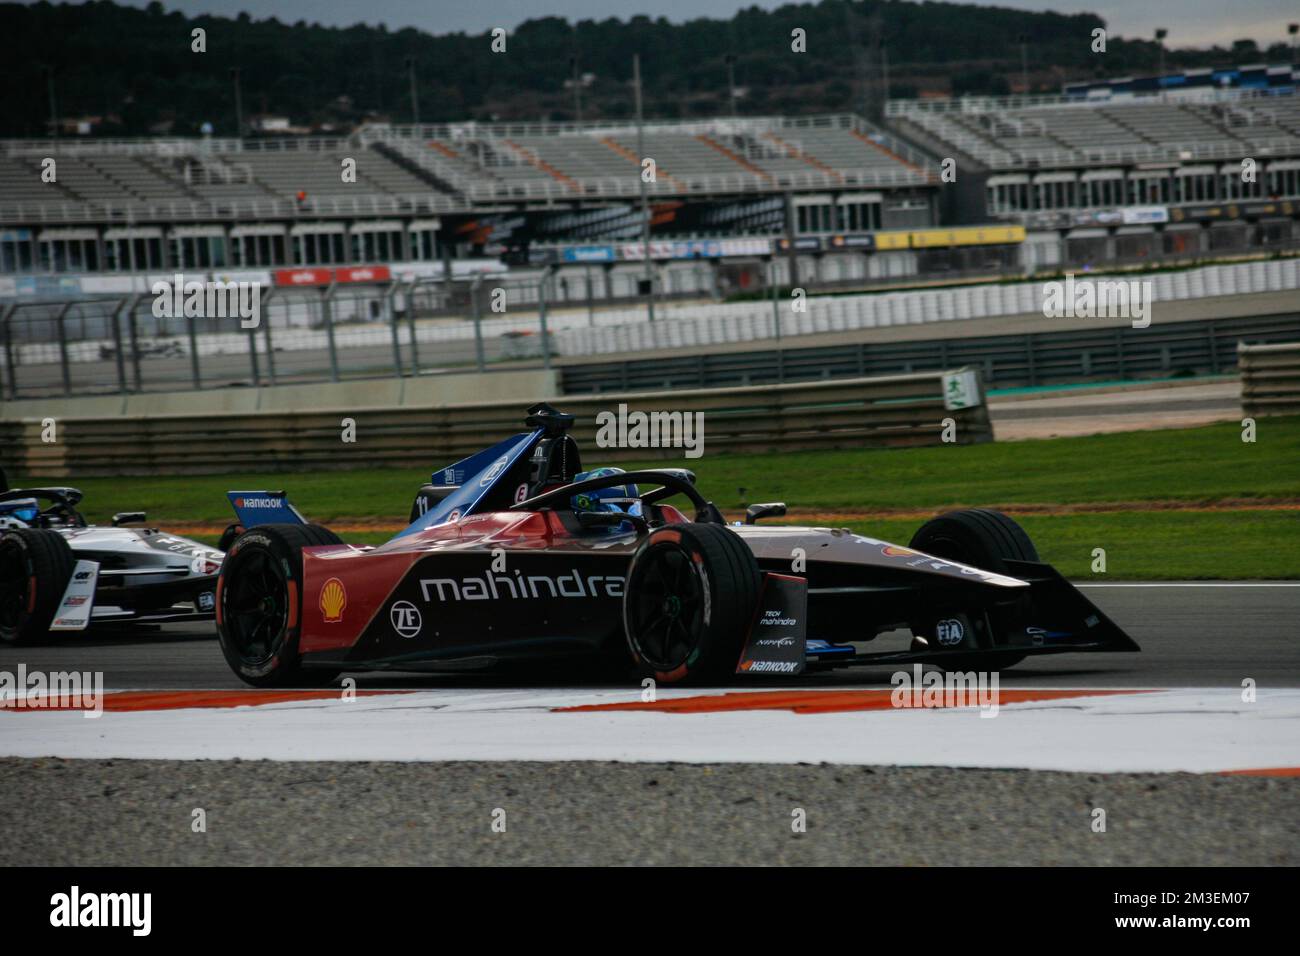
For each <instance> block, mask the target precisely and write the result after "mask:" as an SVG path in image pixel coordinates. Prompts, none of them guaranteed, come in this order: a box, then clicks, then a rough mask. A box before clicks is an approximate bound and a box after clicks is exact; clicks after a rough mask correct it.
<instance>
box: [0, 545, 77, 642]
mask: <svg viewBox="0 0 1300 956" xmlns="http://www.w3.org/2000/svg"><path fill="white" fill-rule="evenodd" d="M76 565H77V561H76V559H75V558H74V557H73V556H72V549H71V548H69V547H68V542H67V541H65V540H63V536H62V535H61V534H59V533H58V532H57V531H51V530H49V529H48V528H18V529H15V530H13V531H8V532H5V534H4V536H3V537H0V641H3V642H4V643H6V644H30V643H32V642H34V641H37V640H40V639H41V638H43V637H45V636H46V635H47V634H49V628H50V623H51V622H52V621H53V620H54V615H55V614H56V613H57V612H58V609H59V601H60V600H62V598H63V592H64V591H65V590H66V589H67V587H68V581H69V580H70V579H71V578H72V570H73V568H75V567H76Z"/></svg>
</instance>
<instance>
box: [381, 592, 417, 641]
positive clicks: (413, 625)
mask: <svg viewBox="0 0 1300 956" xmlns="http://www.w3.org/2000/svg"><path fill="white" fill-rule="evenodd" d="M388 620H389V621H391V622H392V625H393V630H394V631H395V632H396V633H397V636H398V637H405V638H407V639H408V640H409V639H410V638H412V637H415V635H417V634H419V633H420V628H421V627H422V626H423V624H424V621H423V620H422V619H421V618H420V609H419V608H417V607H416V606H415V605H414V604H412V603H411V602H410V601H398V602H397V603H396V604H394V605H393V606H392V608H391V609H390V610H389V612H388Z"/></svg>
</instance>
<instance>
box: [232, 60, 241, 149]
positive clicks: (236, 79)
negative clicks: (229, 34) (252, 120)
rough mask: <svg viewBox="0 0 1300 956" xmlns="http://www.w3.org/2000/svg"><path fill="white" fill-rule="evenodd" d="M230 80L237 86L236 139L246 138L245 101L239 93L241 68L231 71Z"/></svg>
mask: <svg viewBox="0 0 1300 956" xmlns="http://www.w3.org/2000/svg"><path fill="white" fill-rule="evenodd" d="M230 80H231V82H232V83H234V84H235V138H236V139H243V138H244V100H243V97H242V96H241V95H240V91H239V67H237V66H236V67H233V68H232V69H231V71H230Z"/></svg>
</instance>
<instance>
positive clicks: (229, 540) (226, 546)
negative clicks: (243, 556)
mask: <svg viewBox="0 0 1300 956" xmlns="http://www.w3.org/2000/svg"><path fill="white" fill-rule="evenodd" d="M245 530H246V529H245V528H244V526H243V525H242V524H230V525H226V530H225V531H223V532H221V540H220V541H218V542H217V550H218V551H229V550H230V546H231V545H232V544H234V543H235V539H237V538H238V537H239V536H240V535H241V534H243V533H244V531H245Z"/></svg>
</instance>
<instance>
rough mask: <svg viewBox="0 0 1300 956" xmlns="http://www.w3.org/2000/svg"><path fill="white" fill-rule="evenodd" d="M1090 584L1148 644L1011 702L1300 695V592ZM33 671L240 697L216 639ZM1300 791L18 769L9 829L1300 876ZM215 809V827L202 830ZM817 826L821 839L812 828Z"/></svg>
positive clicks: (1051, 663)
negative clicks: (1099, 691) (1111, 695)
mask: <svg viewBox="0 0 1300 956" xmlns="http://www.w3.org/2000/svg"><path fill="white" fill-rule="evenodd" d="M1087 594H1088V595H1089V597H1090V598H1092V599H1093V600H1094V601H1095V602H1096V603H1097V604H1098V605H1099V606H1100V607H1101V608H1102V609H1103V610H1104V611H1105V612H1106V613H1107V614H1109V615H1110V616H1111V617H1113V618H1114V619H1115V620H1116V621H1117V622H1118V623H1119V624H1120V625H1121V626H1123V627H1124V628H1126V629H1127V630H1128V631H1129V632H1130V633H1131V634H1132V635H1133V636H1134V637H1135V638H1136V640H1137V641H1138V642H1139V643H1140V644H1141V645H1142V648H1143V653H1141V654H1095V655H1082V654H1078V655H1063V656H1061V657H1057V658H1038V659H1033V660H1030V661H1027V662H1025V663H1023V664H1022V665H1020V666H1018V667H1016V668H1015V669H1014V670H1010V671H1006V672H1004V673H1003V675H1002V686H1003V688H1004V689H1005V688H1014V687H1042V686H1048V687H1094V688H1097V687H1101V688H1107V687H1109V688H1116V687H1213V688H1229V687H1231V688H1239V687H1240V686H1241V683H1242V681H1244V680H1246V679H1247V678H1249V679H1253V680H1254V681H1255V682H1256V683H1257V685H1258V687H1259V688H1260V689H1261V692H1265V691H1266V690H1267V689H1268V688H1282V687H1300V645H1298V644H1297V641H1296V637H1297V631H1298V627H1297V622H1300V582H1277V583H1276V584H1275V585H1273V586H1269V585H1267V584H1264V583H1259V584H1249V585H1227V586H1224V585H1210V584H1177V583H1173V584H1166V585H1151V584H1142V585H1134V586H1126V585H1123V584H1120V583H1118V582H1116V583H1115V584H1114V585H1112V586H1107V587H1095V588H1094V587H1090V588H1089V589H1088V591H1087ZM18 663H25V664H26V665H27V667H28V668H29V669H42V670H71V669H76V670H83V671H84V670H101V671H103V672H104V674H105V686H106V687H108V688H110V689H129V688H138V689H184V688H237V687H240V686H241V685H240V684H239V682H238V681H236V680H235V678H234V677H233V676H232V675H231V674H230V673H229V671H228V670H227V668H226V665H225V663H224V661H223V660H222V658H221V655H220V652H219V649H218V647H217V643H216V640H215V638H214V637H213V635H212V632H211V630H210V629H209V628H208V627H187V628H180V627H170V628H167V629H165V630H163V631H160V632H153V633H143V634H118V635H92V636H88V637H78V638H75V639H72V640H65V641H62V642H60V643H58V644H53V645H49V646H37V647H25V648H12V647H3V648H0V670H9V671H12V670H13V669H14V668H15V667H16V665H17V664H18ZM888 678H889V673H888V672H887V671H885V670H878V669H861V670H841V671H836V672H832V673H830V674H822V675H812V676H810V677H808V678H805V679H803V680H801V681H800V682H799V683H801V684H802V685H804V686H809V687H818V688H821V687H825V688H832V687H870V686H880V687H887V686H888ZM358 684H359V685H360V686H361V687H363V688H380V687H399V688H442V687H448V688H464V687H468V688H477V689H479V690H488V691H489V692H490V693H491V692H492V691H493V690H494V689H495V688H500V689H501V691H502V693H503V695H506V696H508V695H507V694H506V692H507V691H508V690H509V689H511V688H518V687H521V686H531V687H551V686H560V687H593V688H594V687H597V686H600V685H599V683H598V682H596V681H595V680H592V679H587V681H586V682H584V678H582V677H581V676H579V675H571V674H566V675H562V676H558V677H557V676H556V675H555V674H554V673H550V674H545V673H535V674H518V673H516V674H510V675H501V674H496V675H452V676H427V675H418V676H401V675H360V676H359V677H358ZM739 686H742V687H747V688H755V687H759V688H761V687H771V688H774V687H779V686H786V687H788V686H790V683H789V682H782V681H775V680H773V681H762V682H755V681H746V682H745V683H744V684H743V685H739ZM5 717H6V718H7V719H10V720H26V719H30V718H28V717H24V716H20V715H5ZM78 719H79V718H78ZM976 720H977V723H978V722H979V721H978V718H977V719H976ZM6 726H8V725H6V724H3V723H0V733H3V731H4V729H5V727H6ZM810 729H811V728H810ZM96 732H97V733H98V732H100V731H99V729H98V728H96ZM1061 745H1062V746H1066V747H1068V746H1070V745H1071V741H1069V740H1063V741H1062V742H1061ZM1297 782H1298V781H1297V780H1296V779H1295V778H1291V779H1284V778H1279V777H1259V776H1224V775H1220V774H1214V773H1197V774H1188V773H1161V774H1151V773H1095V772H1075V773H1066V772H1059V771H1050V770H1015V769H954V768H952V767H942V766H931V767H907V766H888V765H885V766H850V765H840V764H833V763H825V764H813V765H810V764H807V763H796V764H790V763H785V764H776V763H772V764H768V763H764V764H754V763H722V764H699V763H681V762H672V763H663V762H636V763H628V762H617V763H613V762H609V761H607V760H583V761H563V760H561V761H527V762H518V761H513V762H511V761H481V760H480V761H449V762H401V763H390V762H381V761H348V762H342V763H340V762H328V761H314V762H295V761H265V760H126V759H111V760H104V759H80V760H69V759H60V758H55V757H35V758H33V757H5V758H0V787H3V789H4V792H5V794H6V799H5V800H4V801H0V836H3V838H4V839H5V842H6V845H7V846H9V847H10V848H11V850H12V853H11V854H10V858H9V859H8V862H9V863H10V864H11V865H51V864H64V865H75V866H87V865H122V864H125V865H155V866H156V865H203V864H225V865H230V864H235V865H262V864H273V865H313V864H323V865H339V864H342V865H391V864H401V865H411V864H457V865H573V864H598V865H644V864H649V865H663V864H669V865H673V864H678V865H680V864H695V865H699V864H704V865H719V864H721V865H752V864H762V865H882V864H884V865H914V866H915V865H919V866H935V865H941V866H942V865H954V864H956V865H972V864H978V865H1012V866H1024V865H1040V866H1041V865H1049V866H1050V865H1062V864H1067V865H1084V866H1117V865H1137V866H1152V865H1163V866H1198V865H1200V866H1204V865H1210V866H1217V865H1289V866H1294V865H1298V864H1300V786H1297ZM197 809H202V810H203V811H204V814H205V815H206V821H207V830H206V832H204V833H195V832H194V830H193V829H192V821H193V816H194V813H195V811H196V810H197ZM1098 810H1104V811H1105V823H1106V829H1105V831H1104V832H1098V831H1097V830H1096V828H1095V821H1096V818H1097V811H1098ZM796 815H802V818H803V819H804V820H805V821H806V829H804V830H796V829H795V828H794V827H793V826H792V819H793V818H794V816H796ZM306 819H309V820H310V823H305V822H304V821H305V820H306ZM499 820H504V821H505V822H506V829H505V830H504V832H501V831H500V830H499V829H497V828H494V826H493V824H494V823H496V822H498V821H499Z"/></svg>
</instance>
